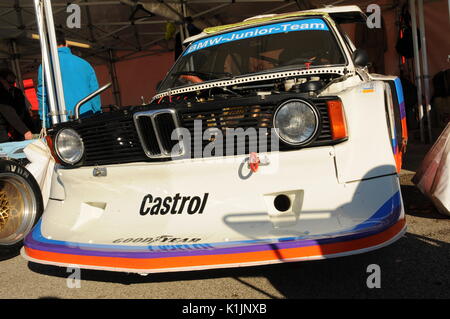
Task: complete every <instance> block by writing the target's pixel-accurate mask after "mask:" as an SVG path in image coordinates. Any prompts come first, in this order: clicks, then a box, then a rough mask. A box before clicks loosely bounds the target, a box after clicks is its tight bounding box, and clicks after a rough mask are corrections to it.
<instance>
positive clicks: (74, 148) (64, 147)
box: [55, 128, 84, 165]
mask: <svg viewBox="0 0 450 319" xmlns="http://www.w3.org/2000/svg"><path fill="white" fill-rule="evenodd" d="M55 150H56V154H58V157H59V158H60V159H61V160H62V161H63V162H65V163H67V164H72V165H73V164H76V163H77V162H79V161H80V160H81V158H82V157H83V154H84V144H83V140H82V139H81V137H80V135H78V133H77V132H75V130H73V129H70V128H66V129H62V130H61V131H59V132H58V134H56V138H55Z"/></svg>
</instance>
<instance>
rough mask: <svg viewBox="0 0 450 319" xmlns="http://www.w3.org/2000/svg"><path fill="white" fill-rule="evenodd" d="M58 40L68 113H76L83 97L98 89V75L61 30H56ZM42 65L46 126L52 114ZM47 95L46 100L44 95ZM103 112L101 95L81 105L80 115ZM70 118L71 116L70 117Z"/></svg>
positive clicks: (40, 83)
mask: <svg viewBox="0 0 450 319" xmlns="http://www.w3.org/2000/svg"><path fill="white" fill-rule="evenodd" d="M56 42H57V45H58V56H59V64H60V68H61V77H62V84H63V90H64V100H65V103H66V112H67V115H68V116H69V115H74V114H75V110H74V109H75V105H76V104H77V103H78V102H79V101H80V100H81V99H83V98H85V97H86V96H88V95H89V94H91V93H92V92H94V91H96V90H97V89H98V87H99V86H98V81H97V76H96V74H95V71H94V69H93V68H92V66H91V65H90V64H89V63H88V62H87V61H85V60H83V59H82V58H80V57H78V56H76V55H73V54H72V52H71V50H70V48H69V47H68V46H67V45H66V39H65V35H64V33H63V32H61V31H59V30H58V31H56ZM43 81H44V79H43V78H42V65H41V66H39V71H38V90H37V97H38V100H39V117H40V118H41V120H42V116H43V114H42V113H43V112H42V111H43V109H45V117H46V119H45V120H46V125H45V126H46V127H50V126H51V116H50V115H49V114H48V113H49V107H48V101H47V92H45V91H46V89H45V86H44V89H43ZM44 95H45V100H43V99H42V98H43V96H44ZM97 112H101V101H100V96H96V97H95V98H93V99H91V100H89V101H87V102H86V103H84V104H83V105H81V107H80V117H85V116H88V115H90V114H93V113H97ZM68 118H69V117H68Z"/></svg>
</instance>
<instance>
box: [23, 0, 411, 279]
mask: <svg viewBox="0 0 450 319" xmlns="http://www.w3.org/2000/svg"><path fill="white" fill-rule="evenodd" d="M364 18H365V16H364V14H363V13H362V11H361V10H360V9H359V8H358V7H355V6H347V7H334V8H333V7H332V8H324V9H315V10H311V11H301V12H293V13H290V14H280V15H269V16H259V17H255V18H251V19H247V20H245V21H243V22H241V23H237V24H233V25H225V26H219V27H214V28H209V29H205V30H204V31H203V32H202V33H201V34H199V35H196V36H194V37H191V38H188V39H187V40H186V42H185V43H186V45H187V47H186V50H185V51H184V53H183V54H182V55H181V56H180V58H179V59H178V60H177V62H176V63H175V65H174V66H173V67H172V69H171V70H170V71H169V72H168V74H167V76H166V78H165V79H164V80H163V81H162V83H161V84H160V86H159V89H158V92H157V94H156V95H155V96H154V97H153V99H152V101H151V103H149V104H148V105H141V106H134V107H126V108H122V109H121V110H117V111H112V112H105V113H103V114H100V115H95V116H92V117H90V118H83V119H76V120H74V121H70V122H66V123H62V124H59V125H57V126H55V127H54V128H53V130H51V131H50V132H49V137H50V139H49V144H50V145H51V148H52V150H53V153H54V156H55V158H56V160H57V161H58V162H59V165H58V166H57V168H56V170H55V173H54V175H53V182H52V190H51V195H50V199H49V202H48V205H47V207H46V209H45V212H44V214H43V216H42V218H41V220H40V221H39V223H38V224H37V225H36V226H35V227H34V229H33V231H32V232H31V233H30V234H29V235H28V236H27V238H26V240H25V244H24V248H23V249H22V255H23V256H24V257H25V258H26V259H27V260H29V261H32V262H37V263H43V264H51V265H58V266H68V265H71V266H72V265H78V266H79V267H81V268H89V269H104V270H114V271H125V272H137V273H154V272H166V271H183V270H197V269H210V268H223V267H240V266H251V265H262V264H273V263H283V262H291V261H301V260H312V259H322V258H330V257H337V256H345V255H351V254H356V253H362V252H367V251H370V250H373V249H376V248H380V247H383V246H386V245H388V244H390V243H392V242H394V241H395V240H397V239H398V238H400V237H401V236H402V234H403V233H404V232H405V229H406V225H405V215H404V209H403V203H402V197H401V191H400V185H399V178H398V175H397V173H398V171H399V170H400V168H401V161H402V154H403V152H404V151H405V146H406V141H407V134H406V124H405V123H406V121H405V110H404V100H403V94H402V88H401V85H400V81H399V79H398V78H396V77H392V76H382V75H376V74H369V73H368V71H367V65H368V59H367V55H366V54H365V53H364V52H363V51H362V50H358V49H356V48H355V46H354V45H353V44H352V43H351V41H350V40H349V38H348V37H347V36H346V35H345V33H344V32H343V31H342V30H341V28H340V26H339V24H340V23H346V22H362V23H364Z"/></svg>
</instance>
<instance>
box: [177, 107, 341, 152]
mask: <svg viewBox="0 0 450 319" xmlns="http://www.w3.org/2000/svg"><path fill="white" fill-rule="evenodd" d="M312 102H313V103H314V105H315V106H316V107H317V109H318V110H319V113H320V117H321V118H320V121H321V124H320V125H319V127H320V131H319V132H318V134H317V137H316V138H315V140H314V142H313V143H311V144H309V145H308V147H311V146H319V145H325V144H329V143H330V142H332V138H331V130H330V120H329V117H328V108H327V104H326V100H315V101H312ZM278 105H279V103H277V104H273V103H270V104H267V105H249V106H227V107H223V108H219V109H217V107H215V108H213V109H211V110H208V109H207V105H204V106H203V107H202V109H201V110H194V109H191V110H189V109H185V110H183V111H181V112H180V117H181V125H182V126H183V127H185V128H187V129H189V131H190V133H191V136H194V128H195V127H194V125H195V124H194V123H195V120H201V121H202V122H201V126H200V125H198V124H197V125H198V126H197V128H196V129H197V131H200V129H199V128H200V127H201V132H204V131H205V130H207V129H209V128H217V129H219V130H220V131H221V133H222V135H223V145H222V147H223V150H222V154H223V155H225V154H226V155H240V154H248V153H249V152H266V151H271V150H274V145H273V144H272V143H273V140H272V130H271V129H272V128H273V125H272V122H273V121H272V118H273V114H274V113H275V110H276V108H277V106H278ZM213 106H214V105H212V107H213ZM227 128H231V129H236V128H242V129H243V130H246V129H249V128H255V129H257V130H260V129H263V130H264V129H265V130H267V135H265V134H262V133H264V131H262V132H261V131H260V132H261V133H258V134H257V137H258V139H257V140H256V145H254V143H249V139H248V138H247V139H245V140H243V139H240V140H238V139H236V138H235V137H233V139H234V141H235V143H232V144H233V145H234V148H230V147H227V139H226V137H227V135H226V129H227ZM211 142H214V138H213V139H210V140H202V147H201V149H204V148H205V147H206V146H207V145H208V144H209V145H210V146H212V145H211ZM195 143H198V142H196V141H192V143H191V153H194V152H195V150H196V151H197V152H198V153H197V154H199V150H198V149H199V148H198V147H197V148H196V145H195ZM251 144H253V145H251ZM230 145H231V144H230ZM217 147H219V144H218V145H217ZM277 147H278V149H279V150H289V149H292V148H293V147H292V146H289V145H285V144H283V143H281V142H280V143H279V144H277ZM296 149H297V148H296ZM197 154H195V156H197ZM212 155H214V152H213V153H212Z"/></svg>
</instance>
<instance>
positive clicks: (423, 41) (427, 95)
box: [417, 0, 433, 143]
mask: <svg viewBox="0 0 450 319" xmlns="http://www.w3.org/2000/svg"><path fill="white" fill-rule="evenodd" d="M417 3H418V8H417V9H418V13H419V30H420V40H421V41H420V43H421V49H420V51H421V53H422V69H423V76H422V78H423V85H424V94H425V111H426V115H427V123H428V140H429V142H430V143H432V141H433V134H432V129H431V98H430V96H431V94H430V73H429V71H428V55H427V41H426V35H425V18H424V12H423V0H418V1H417Z"/></svg>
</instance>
